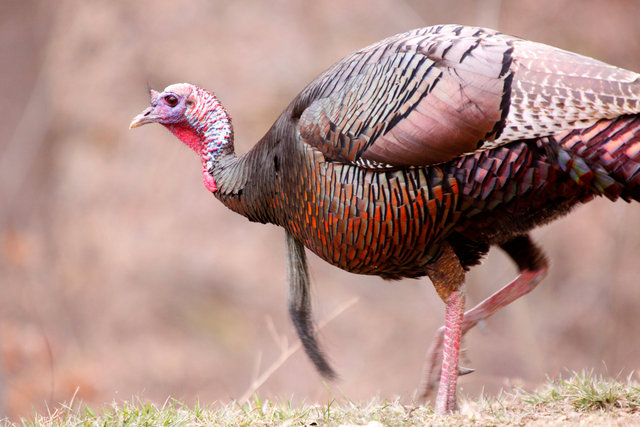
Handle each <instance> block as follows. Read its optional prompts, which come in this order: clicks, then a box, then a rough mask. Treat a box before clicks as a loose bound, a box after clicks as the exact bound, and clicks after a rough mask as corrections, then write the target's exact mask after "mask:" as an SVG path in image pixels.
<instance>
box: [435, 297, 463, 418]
mask: <svg viewBox="0 0 640 427" xmlns="http://www.w3.org/2000/svg"><path fill="white" fill-rule="evenodd" d="M446 305H447V306H446V313H445V321H444V339H443V342H444V348H443V357H442V374H441V376H440V387H439V388H438V396H437V398H436V405H435V410H436V412H437V413H440V414H444V413H447V412H453V411H456V410H458V401H457V399H456V383H457V381H458V356H459V353H460V339H461V338H462V317H463V314H464V286H461V287H460V289H459V290H457V291H454V292H452V293H451V295H449V297H448V298H447V301H446Z"/></svg>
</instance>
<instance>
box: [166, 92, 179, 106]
mask: <svg viewBox="0 0 640 427" xmlns="http://www.w3.org/2000/svg"><path fill="white" fill-rule="evenodd" d="M164 100H165V102H166V103H167V105H169V107H175V106H176V105H178V97H177V96H175V95H167V96H165V97H164Z"/></svg>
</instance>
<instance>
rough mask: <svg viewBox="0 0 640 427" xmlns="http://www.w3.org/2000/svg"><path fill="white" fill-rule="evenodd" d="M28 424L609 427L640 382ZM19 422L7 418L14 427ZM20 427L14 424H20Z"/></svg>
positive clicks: (39, 418)
mask: <svg viewBox="0 0 640 427" xmlns="http://www.w3.org/2000/svg"><path fill="white" fill-rule="evenodd" d="M21 424H22V425H23V426H29V427H31V426H33V427H40V426H43V427H45V426H47V427H49V426H51V427H53V426H68V425H84V426H103V425H119V426H139V425H145V426H147V425H164V426H208V425H216V426H273V425H283V426H284V425H286V426H289V425H304V426H334V425H336V426H345V427H347V426H368V427H382V426H414V425H435V426H493V425H511V426H523V425H527V426H536V425H537V426H583V427H584V426H602V425H619V426H633V425H640V387H638V384H637V383H633V382H630V381H629V380H627V381H625V382H618V381H613V380H604V379H602V378H595V377H593V375H591V374H586V373H584V372H583V373H575V374H573V376H570V377H569V378H568V379H558V380H555V381H549V382H548V383H547V384H546V385H545V386H544V387H543V388H541V389H540V390H538V391H536V392H534V393H527V392H525V391H523V390H515V391H512V392H509V393H502V394H500V395H498V396H497V397H489V398H488V397H485V396H481V397H480V398H479V399H476V400H467V399H463V401H462V403H461V408H460V413H458V414H451V415H437V414H434V413H433V410H432V409H430V408H428V407H425V406H422V405H419V404H416V403H403V402H401V401H400V399H396V400H393V401H387V400H383V399H380V398H379V397H378V398H374V399H371V400H369V401H368V402H365V403H356V402H353V401H350V400H348V399H346V398H337V399H336V398H331V399H330V400H329V401H328V402H327V403H324V404H319V403H316V404H306V403H303V404H300V405H297V404H292V402H291V401H290V400H282V401H276V402H274V401H272V400H269V399H261V398H260V397H257V396H256V397H254V398H253V399H252V400H251V401H249V402H247V403H239V402H230V403H223V404H212V405H206V406H203V405H201V404H200V403H196V404H195V405H194V406H193V407H189V406H187V405H185V404H184V403H182V402H179V401H176V400H167V401H165V402H164V404H163V405H160V406H157V405H154V404H151V403H145V402H143V401H141V400H134V401H130V402H122V403H113V404H112V405H111V406H109V407H106V408H103V409H100V410H96V409H92V408H90V407H89V406H86V405H83V404H74V403H73V402H71V403H69V404H65V405H61V406H60V407H58V408H55V409H53V410H51V411H50V412H49V414H47V415H36V416H35V417H33V418H27V419H22V420H21ZM11 425H12V424H10V423H7V427H9V426H11ZM13 425H15V424H13Z"/></svg>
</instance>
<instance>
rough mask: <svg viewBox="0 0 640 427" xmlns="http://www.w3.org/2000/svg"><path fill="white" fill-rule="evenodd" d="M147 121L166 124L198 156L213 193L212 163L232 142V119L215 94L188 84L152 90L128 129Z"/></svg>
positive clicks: (207, 186)
mask: <svg viewBox="0 0 640 427" xmlns="http://www.w3.org/2000/svg"><path fill="white" fill-rule="evenodd" d="M148 123H160V124H161V125H163V126H165V127H166V128H167V129H169V130H170V131H171V133H173V134H174V135H175V136H176V137H177V138H178V139H180V140H181V141H182V142H183V143H184V144H185V145H187V146H188V147H189V148H191V149H192V150H193V151H195V152H196V153H197V154H198V155H199V156H200V159H201V161H202V168H203V170H202V175H203V180H204V184H205V187H206V188H207V189H208V190H209V191H212V192H215V191H216V190H217V185H216V183H215V181H214V179H213V177H212V176H211V171H212V170H213V165H214V163H215V161H216V157H217V155H218V153H219V152H220V148H221V147H223V146H229V147H232V144H233V128H232V126H231V118H230V117H229V116H228V115H227V112H226V111H225V109H224V108H223V107H222V105H221V104H220V102H219V101H218V99H217V98H216V97H215V95H213V94H212V93H209V92H207V91H205V90H204V89H201V88H199V87H196V86H194V85H191V84H188V83H178V84H173V85H170V86H167V87H166V88H165V89H164V91H162V92H161V93H159V92H157V91H155V90H153V89H152V90H151V105H150V106H149V108H147V109H146V110H144V111H143V112H142V113H140V114H138V115H137V116H136V117H135V118H134V119H133V120H132V121H131V124H130V125H129V128H136V127H138V126H142V125H145V124H148Z"/></svg>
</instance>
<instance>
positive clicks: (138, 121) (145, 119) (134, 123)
mask: <svg viewBox="0 0 640 427" xmlns="http://www.w3.org/2000/svg"><path fill="white" fill-rule="evenodd" d="M157 120H158V117H157V116H156V115H155V114H153V107H149V108H147V109H146V110H144V111H143V112H142V113H140V114H138V115H137V116H135V117H134V118H133V120H131V123H129V129H133V128H137V127H139V126H142V125H146V124H148V123H155V122H156V121H157Z"/></svg>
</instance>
